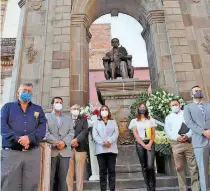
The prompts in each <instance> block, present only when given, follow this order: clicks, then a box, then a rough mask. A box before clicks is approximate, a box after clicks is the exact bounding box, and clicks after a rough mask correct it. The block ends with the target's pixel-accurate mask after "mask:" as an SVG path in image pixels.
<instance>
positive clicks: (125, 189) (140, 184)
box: [84, 176, 190, 191]
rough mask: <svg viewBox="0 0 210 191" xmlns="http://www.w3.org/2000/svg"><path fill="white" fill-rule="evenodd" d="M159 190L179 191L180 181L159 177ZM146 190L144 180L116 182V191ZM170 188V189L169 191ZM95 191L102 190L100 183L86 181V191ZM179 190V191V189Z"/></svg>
mask: <svg viewBox="0 0 210 191" xmlns="http://www.w3.org/2000/svg"><path fill="white" fill-rule="evenodd" d="M187 184H188V185H190V179H189V178H188V179H187ZM156 186H157V188H158V189H157V190H160V191H162V190H163V191H165V190H174V191H177V186H178V181H177V177H176V176H161V177H157V181H156ZM145 188H146V185H145V183H144V179H143V178H138V179H135V178H133V179H117V181H116V191H129V190H132V191H135V190H139V191H140V190H142V191H143V189H145ZM169 188H170V189H169ZM89 190H91V191H94V190H100V185H99V181H85V182H84V191H89ZM178 190H179V189H178Z"/></svg>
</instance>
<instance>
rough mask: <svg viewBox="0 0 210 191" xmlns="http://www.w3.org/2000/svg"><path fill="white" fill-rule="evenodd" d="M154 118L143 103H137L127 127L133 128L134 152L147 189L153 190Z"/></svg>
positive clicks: (154, 183) (154, 181)
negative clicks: (134, 113) (134, 116)
mask: <svg viewBox="0 0 210 191" xmlns="http://www.w3.org/2000/svg"><path fill="white" fill-rule="evenodd" d="M156 126H157V125H156V124H155V120H154V119H152V118H150V117H149V112H148V109H147V107H146V104H145V103H139V104H138V105H137V107H136V118H135V119H132V120H131V122H130V125H129V129H132V130H133V134H134V137H135V138H136V152H137V154H138V157H139V161H140V164H141V167H142V173H143V177H144V181H145V183H146V186H147V191H155V188H156V175H155V167H154V159H155V145H154V139H155V127H156Z"/></svg>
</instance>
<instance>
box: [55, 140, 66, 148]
mask: <svg viewBox="0 0 210 191" xmlns="http://www.w3.org/2000/svg"><path fill="white" fill-rule="evenodd" d="M56 146H57V148H58V149H59V150H62V149H63V148H64V147H65V146H66V144H65V143H64V142H63V141H58V142H57V143H56Z"/></svg>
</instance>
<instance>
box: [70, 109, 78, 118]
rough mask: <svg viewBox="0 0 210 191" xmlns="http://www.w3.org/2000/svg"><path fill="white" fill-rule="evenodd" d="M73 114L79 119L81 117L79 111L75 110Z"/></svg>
mask: <svg viewBox="0 0 210 191" xmlns="http://www.w3.org/2000/svg"><path fill="white" fill-rule="evenodd" d="M71 113H72V115H73V116H76V117H77V116H78V115H79V110H73V111H72V112H71Z"/></svg>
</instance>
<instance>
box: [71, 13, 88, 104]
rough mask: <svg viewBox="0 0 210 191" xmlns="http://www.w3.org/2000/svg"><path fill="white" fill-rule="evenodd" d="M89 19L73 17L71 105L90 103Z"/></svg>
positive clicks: (79, 16) (81, 16)
mask: <svg viewBox="0 0 210 191" xmlns="http://www.w3.org/2000/svg"><path fill="white" fill-rule="evenodd" d="M89 25H90V23H89V19H88V17H87V15H82V14H78V15H77V14H74V15H72V17H71V51H70V52H71V55H70V58H71V60H70V105H72V104H76V103H77V104H80V105H86V104H87V102H88V100H89V99H88V97H89V92H88V83H89V82H88V80H89V78H88V68H89V54H88V52H89V46H88V45H89V41H90V38H91V34H90V33H89Z"/></svg>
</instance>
